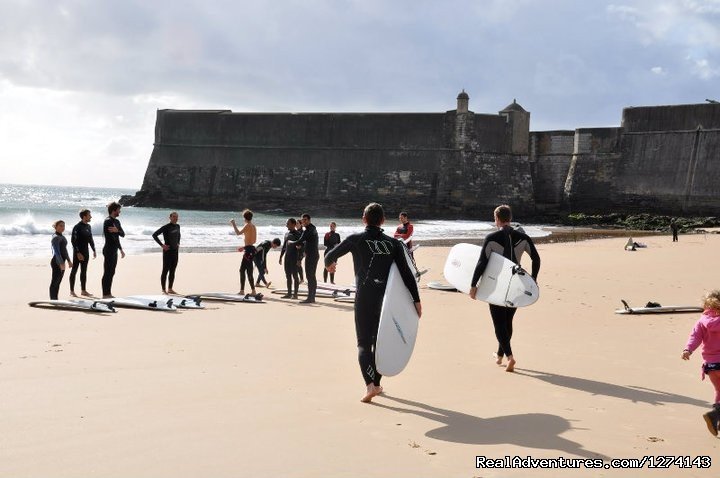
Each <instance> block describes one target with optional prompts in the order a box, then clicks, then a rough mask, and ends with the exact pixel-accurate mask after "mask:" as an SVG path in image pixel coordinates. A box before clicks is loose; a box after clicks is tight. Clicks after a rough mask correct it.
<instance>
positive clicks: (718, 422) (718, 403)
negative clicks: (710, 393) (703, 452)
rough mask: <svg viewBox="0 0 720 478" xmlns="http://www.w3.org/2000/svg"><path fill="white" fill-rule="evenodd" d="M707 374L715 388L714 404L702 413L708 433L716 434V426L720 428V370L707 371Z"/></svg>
mask: <svg viewBox="0 0 720 478" xmlns="http://www.w3.org/2000/svg"><path fill="white" fill-rule="evenodd" d="M706 370H707V369H706ZM707 376H708V377H710V382H711V383H712V385H713V387H714V388H715V404H714V405H713V409H712V410H711V411H709V412H707V413H704V414H703V420H705V425H706V426H707V429H708V431H709V432H710V434H712V435H713V436H718V428H720V370H712V371H707Z"/></svg>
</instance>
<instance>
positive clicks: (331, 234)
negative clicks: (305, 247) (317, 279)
mask: <svg viewBox="0 0 720 478" xmlns="http://www.w3.org/2000/svg"><path fill="white" fill-rule="evenodd" d="M336 228H337V224H335V223H334V222H331V223H330V230H329V231H328V232H326V233H325V237H324V238H323V244H324V245H325V255H326V256H327V255H328V252H330V251H332V250H333V248H334V247H335V246H337V245H338V244H340V234H338V233H337V232H335V229H336ZM328 274H330V283H331V284H334V283H335V273H334V272H328V271H327V269H325V268H323V282H327V280H328Z"/></svg>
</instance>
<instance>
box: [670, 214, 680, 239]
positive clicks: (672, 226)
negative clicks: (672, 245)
mask: <svg viewBox="0 0 720 478" xmlns="http://www.w3.org/2000/svg"><path fill="white" fill-rule="evenodd" d="M678 229H680V227H679V226H678V224H677V222H675V219H673V220H672V221H670V230H671V231H672V236H673V240H672V241H673V242H678Z"/></svg>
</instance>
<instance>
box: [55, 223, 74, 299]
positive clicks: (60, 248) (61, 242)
mask: <svg viewBox="0 0 720 478" xmlns="http://www.w3.org/2000/svg"><path fill="white" fill-rule="evenodd" d="M53 229H55V234H54V235H53V237H52V239H51V240H50V246H51V247H52V253H53V255H52V259H50V267H51V268H52V279H51V280H50V300H57V298H58V292H60V282H62V279H63V276H64V275H65V262H67V263H68V265H69V266H70V267H72V266H73V263H72V260H70V256H69V255H68V251H67V239H65V236H63V232H65V221H55V222H54V223H53Z"/></svg>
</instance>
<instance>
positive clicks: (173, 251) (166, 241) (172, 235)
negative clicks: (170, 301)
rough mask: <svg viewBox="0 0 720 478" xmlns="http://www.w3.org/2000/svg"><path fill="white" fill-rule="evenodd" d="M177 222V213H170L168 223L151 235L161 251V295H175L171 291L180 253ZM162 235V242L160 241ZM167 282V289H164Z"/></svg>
mask: <svg viewBox="0 0 720 478" xmlns="http://www.w3.org/2000/svg"><path fill="white" fill-rule="evenodd" d="M177 222H178V213H177V212H175V211H173V212H171V213H170V222H168V223H167V224H165V225H164V226H163V227H161V228H160V229H158V230H157V231H155V232H154V233H153V235H152V237H153V239H154V240H155V242H157V243H158V244H159V245H160V247H162V251H163V268H162V272H161V273H160V286H161V287H162V291H163V294H177V292H175V291H174V290H173V284H174V283H175V269H177V265H178V258H179V253H180V224H178V223H177ZM161 234H162V237H163V240H162V241H160V235H161ZM166 281H167V285H168V287H167V288H165V282H166Z"/></svg>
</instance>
